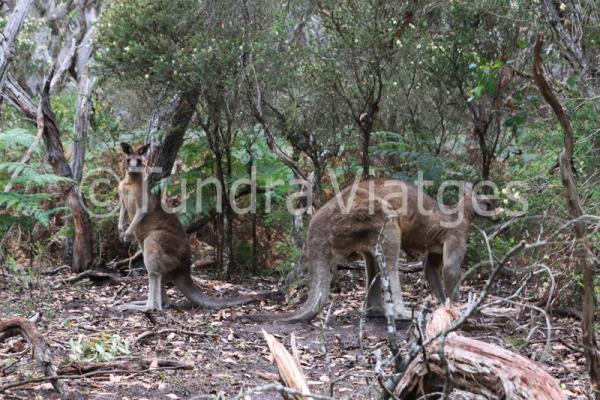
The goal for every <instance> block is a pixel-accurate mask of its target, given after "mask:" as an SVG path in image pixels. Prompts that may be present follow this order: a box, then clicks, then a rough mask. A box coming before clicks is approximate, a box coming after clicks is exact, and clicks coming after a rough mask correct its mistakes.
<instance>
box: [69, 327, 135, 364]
mask: <svg viewBox="0 0 600 400" xmlns="http://www.w3.org/2000/svg"><path fill="white" fill-rule="evenodd" d="M69 346H70V347H71V352H72V354H71V356H70V357H71V359H72V360H74V361H85V362H108V361H112V360H114V359H115V357H118V356H126V355H128V354H129V344H128V343H127V341H126V340H125V339H124V338H122V337H121V336H119V335H117V334H109V333H107V332H104V333H102V334H100V335H99V336H98V337H93V338H87V337H85V336H84V335H81V334H80V335H79V336H78V338H77V340H73V339H70V340H69Z"/></svg>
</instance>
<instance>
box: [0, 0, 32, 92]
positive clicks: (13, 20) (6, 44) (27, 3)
mask: <svg viewBox="0 0 600 400" xmlns="http://www.w3.org/2000/svg"><path fill="white" fill-rule="evenodd" d="M32 3H33V0H19V1H17V4H16V5H15V8H14V9H13V12H12V14H11V15H10V17H9V19H8V23H7V24H6V27H5V28H4V31H3V32H2V39H0V90H1V89H2V87H3V86H4V81H5V80H6V74H7V73H8V67H9V65H10V61H11V58H12V56H13V51H14V47H15V41H16V39H17V35H18V34H19V31H20V30H21V27H22V26H23V21H25V17H26V16H27V13H28V12H29V8H30V7H31V4H32Z"/></svg>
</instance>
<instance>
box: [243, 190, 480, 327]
mask: <svg viewBox="0 0 600 400" xmlns="http://www.w3.org/2000/svg"><path fill="white" fill-rule="evenodd" d="M475 197H477V196H475V194H474V193H473V191H472V185H471V184H465V187H464V195H463V197H462V198H461V199H459V201H458V203H457V204H455V205H454V206H452V207H446V209H445V210H442V208H441V207H440V205H439V204H438V203H437V202H436V201H435V200H434V199H433V198H431V197H429V196H427V195H426V194H424V193H423V192H422V191H420V190H419V189H417V188H416V187H414V186H412V185H410V184H408V183H405V182H402V181H398V180H387V179H376V180H370V181H364V182H360V183H357V184H354V185H352V186H350V187H348V188H346V189H344V190H343V191H342V192H340V193H339V194H338V195H337V196H336V197H334V198H333V199H331V200H329V202H327V204H325V205H324V206H323V207H322V208H321V209H319V211H318V212H317V213H316V214H315V215H314V217H313V218H312V220H311V221H310V224H309V226H308V234H307V240H306V252H307V253H306V254H307V256H306V263H307V266H308V274H309V278H310V288H309V292H308V299H307V300H306V302H305V303H304V305H303V306H302V307H301V308H300V309H299V310H298V311H296V312H293V313H289V314H270V315H268V314H259V315H252V316H250V318H251V319H253V320H259V321H264V320H277V321H282V322H301V321H310V320H312V319H313V318H314V317H315V316H316V315H317V314H318V313H319V312H320V311H321V310H322V308H323V307H324V306H325V303H326V302H327V300H328V297H329V291H330V286H331V280H332V275H335V274H332V271H333V269H334V268H336V260H338V259H343V258H347V257H348V256H349V255H350V254H352V253H355V252H356V253H360V254H362V256H363V258H364V260H365V264H366V273H367V299H366V308H367V309H366V311H367V315H368V316H382V315H384V305H383V301H382V300H383V299H382V293H381V290H382V289H381V287H382V286H381V281H380V279H379V276H378V272H379V269H378V265H377V261H376V254H375V248H376V244H377V243H378V241H379V242H380V243H381V247H382V252H383V254H382V255H383V257H384V259H385V263H386V266H387V273H388V275H389V277H390V287H391V291H392V300H393V302H394V312H395V316H396V318H397V319H410V318H411V315H410V313H409V311H408V310H407V309H406V308H405V306H404V303H403V301H402V291H401V289H400V277H399V273H398V257H399V255H400V251H401V250H404V251H407V252H411V251H425V252H426V253H427V255H426V259H425V266H424V270H425V278H426V279H427V282H428V283H429V285H430V287H431V290H432V291H433V293H434V294H435V295H436V297H437V298H438V299H439V300H440V301H442V302H445V301H446V299H450V300H452V301H455V300H456V299H457V297H458V284H459V281H460V277H461V272H460V270H461V264H462V262H463V258H464V256H465V252H466V248H467V236H468V231H469V226H470V224H471V220H472V219H473V217H474V216H475V215H476V212H475V211H476V207H479V209H480V210H484V211H490V210H491V204H490V202H489V201H488V200H487V199H486V198H484V197H477V198H476V199H475V201H474V198H475ZM419 203H420V204H421V207H420V206H419ZM342 204H344V205H345V207H344V209H342ZM457 218H458V220H457Z"/></svg>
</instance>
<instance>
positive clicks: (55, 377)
mask: <svg viewBox="0 0 600 400" xmlns="http://www.w3.org/2000/svg"><path fill="white" fill-rule="evenodd" d="M180 368H182V367H178V366H174V367H158V368H147V369H144V370H140V371H131V370H128V369H122V370H121V369H114V370H108V371H104V370H103V371H92V372H88V373H86V374H81V375H52V376H46V377H42V378H34V379H26V380H23V381H19V382H14V383H9V384H8V385H4V386H0V393H2V392H5V391H7V390H8V389H13V388H15V387H19V386H24V385H28V384H30V383H39V382H45V381H48V380H50V381H51V380H59V379H60V380H73V379H84V378H91V377H92V376H101V375H118V374H131V376H135V375H139V374H141V373H146V372H159V371H167V370H173V369H180ZM190 368H192V366H190ZM186 369H187V368H186Z"/></svg>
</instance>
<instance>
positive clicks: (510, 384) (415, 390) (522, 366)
mask: <svg viewBox="0 0 600 400" xmlns="http://www.w3.org/2000/svg"><path fill="white" fill-rule="evenodd" d="M460 315H461V314H460V312H459V311H458V310H457V309H455V308H453V307H452V306H442V307H439V308H438V309H437V310H435V311H434V313H433V316H432V318H431V320H430V322H429V323H428V324H427V329H426V337H428V338H431V337H435V336H436V335H438V334H439V333H440V332H442V331H444V330H445V329H446V328H447V327H448V326H450V325H451V324H452V323H453V322H454V321H455V320H456V319H457V318H459V317H460ZM448 372H449V374H448ZM448 375H449V376H450V377H451V382H448V384H449V385H451V387H452V388H456V389H460V390H465V391H468V392H470V393H474V394H478V395H482V396H484V397H486V398H489V399H524V400H525V399H552V400H559V399H560V400H562V399H563V398H564V397H563V394H562V391H561V389H560V386H559V384H558V382H557V381H556V380H555V379H554V378H553V377H552V376H550V375H549V374H548V373H547V372H546V371H544V370H543V369H542V368H541V367H540V366H538V365H537V364H535V363H534V362H533V361H531V360H529V359H528V358H525V357H523V356H520V355H518V354H515V353H512V352H510V351H508V350H506V349H504V348H502V347H500V346H497V345H494V344H491V343H486V342H482V341H479V340H475V339H471V338H467V337H464V336H461V335H459V334H458V333H455V332H452V333H449V334H448V335H447V336H446V337H445V340H444V339H443V338H439V339H437V340H435V341H433V342H432V343H431V344H430V345H429V346H427V347H426V360H424V358H423V355H420V356H419V357H417V358H416V359H414V360H413V361H412V362H411V364H410V365H409V367H408V368H407V370H406V372H405V374H404V375H403V377H402V379H401V380H400V383H399V385H398V387H397V388H396V391H395V395H396V396H397V397H398V398H401V399H407V400H408V399H417V398H419V397H421V396H422V395H423V393H422V390H423V388H424V386H426V385H424V383H426V384H431V383H434V385H435V384H436V383H439V382H443V381H444V379H445V378H446V377H447V376H448Z"/></svg>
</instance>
